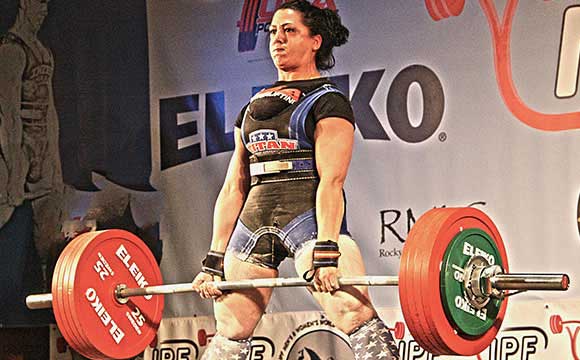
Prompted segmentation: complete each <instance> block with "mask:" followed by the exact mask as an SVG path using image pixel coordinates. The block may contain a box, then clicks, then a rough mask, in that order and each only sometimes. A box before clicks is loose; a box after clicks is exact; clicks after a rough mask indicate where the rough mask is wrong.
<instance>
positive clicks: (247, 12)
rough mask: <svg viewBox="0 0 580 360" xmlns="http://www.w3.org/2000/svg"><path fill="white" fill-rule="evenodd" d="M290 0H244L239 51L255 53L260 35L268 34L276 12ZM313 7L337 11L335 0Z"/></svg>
mask: <svg viewBox="0 0 580 360" xmlns="http://www.w3.org/2000/svg"><path fill="white" fill-rule="evenodd" d="M287 1H288V0H244V6H243V7H242V15H241V16H240V20H238V23H237V27H238V28H240V33H239V35H238V51H239V52H245V51H253V50H254V49H256V43H257V42H258V35H259V34H260V33H261V32H263V33H267V32H268V28H269V27H270V22H271V21H272V17H273V16H274V11H276V9H277V8H278V7H279V6H280V5H282V4H283V3H285V2H287ZM311 3H312V5H314V6H317V7H319V8H321V9H331V10H335V11H336V5H335V4H334V0H314V1H311Z"/></svg>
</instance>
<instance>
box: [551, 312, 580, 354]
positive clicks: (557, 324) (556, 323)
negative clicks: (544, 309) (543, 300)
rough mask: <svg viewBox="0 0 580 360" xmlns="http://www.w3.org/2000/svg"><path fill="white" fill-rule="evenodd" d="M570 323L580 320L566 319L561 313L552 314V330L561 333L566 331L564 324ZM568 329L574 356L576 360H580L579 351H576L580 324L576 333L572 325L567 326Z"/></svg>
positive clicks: (576, 328)
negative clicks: (563, 318)
mask: <svg viewBox="0 0 580 360" xmlns="http://www.w3.org/2000/svg"><path fill="white" fill-rule="evenodd" d="M569 324H580V320H566V321H564V320H562V317H561V316H560V315H552V316H550V330H552V332H553V333H554V334H561V333H562V332H563V331H564V325H569ZM566 331H567V332H568V336H569V337H570V348H571V349H572V356H573V357H574V360H580V356H578V352H577V351H576V339H577V338H578V333H580V326H576V327H575V328H574V333H572V329H571V326H566Z"/></svg>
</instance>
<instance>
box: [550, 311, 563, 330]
mask: <svg viewBox="0 0 580 360" xmlns="http://www.w3.org/2000/svg"><path fill="white" fill-rule="evenodd" d="M550 330H552V333H554V334H561V333H562V331H564V322H563V321H562V317H561V316H560V315H552V316H550Z"/></svg>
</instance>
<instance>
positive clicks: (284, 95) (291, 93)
mask: <svg viewBox="0 0 580 360" xmlns="http://www.w3.org/2000/svg"><path fill="white" fill-rule="evenodd" d="M301 95H302V91H300V90H298V89H293V88H284V87H283V86H277V87H274V88H267V89H263V90H261V91H260V92H258V93H257V94H256V95H254V97H253V98H252V101H254V100H257V99H262V98H268V97H276V98H279V99H282V100H284V101H285V102H287V103H288V104H295V103H296V102H297V101H298V100H300V96H301Z"/></svg>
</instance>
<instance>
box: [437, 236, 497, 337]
mask: <svg viewBox="0 0 580 360" xmlns="http://www.w3.org/2000/svg"><path fill="white" fill-rule="evenodd" d="M474 256H482V257H483V258H485V260H487V262H488V263H489V265H494V264H495V265H499V266H501V267H502V268H503V263H502V259H501V254H500V253H499V250H498V248H497V246H496V245H495V241H494V240H493V239H492V238H491V237H490V236H489V235H488V234H487V233H486V232H484V231H483V230H481V229H465V230H463V231H460V232H459V233H458V234H457V235H456V236H455V237H454V238H453V240H451V243H450V244H449V246H448V247H447V250H446V251H445V254H444V256H443V265H442V267H441V299H442V301H443V306H444V308H445V314H446V315H447V319H448V320H449V321H450V322H452V323H453V325H454V326H455V328H456V329H457V330H458V331H460V332H461V333H463V334H465V335H474V336H480V335H482V334H485V332H486V331H487V330H489V329H490V328H491V327H492V326H493V324H494V322H495V319H496V317H497V314H498V312H499V310H500V307H501V303H502V300H501V299H494V298H490V300H489V302H488V303H487V304H486V305H485V307H483V308H482V309H476V308H474V307H473V306H471V304H470V303H469V300H468V298H467V294H466V293H465V291H464V287H465V285H464V269H465V268H466V265H467V263H468V262H469V260H470V259H471V258H472V257H474Z"/></svg>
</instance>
